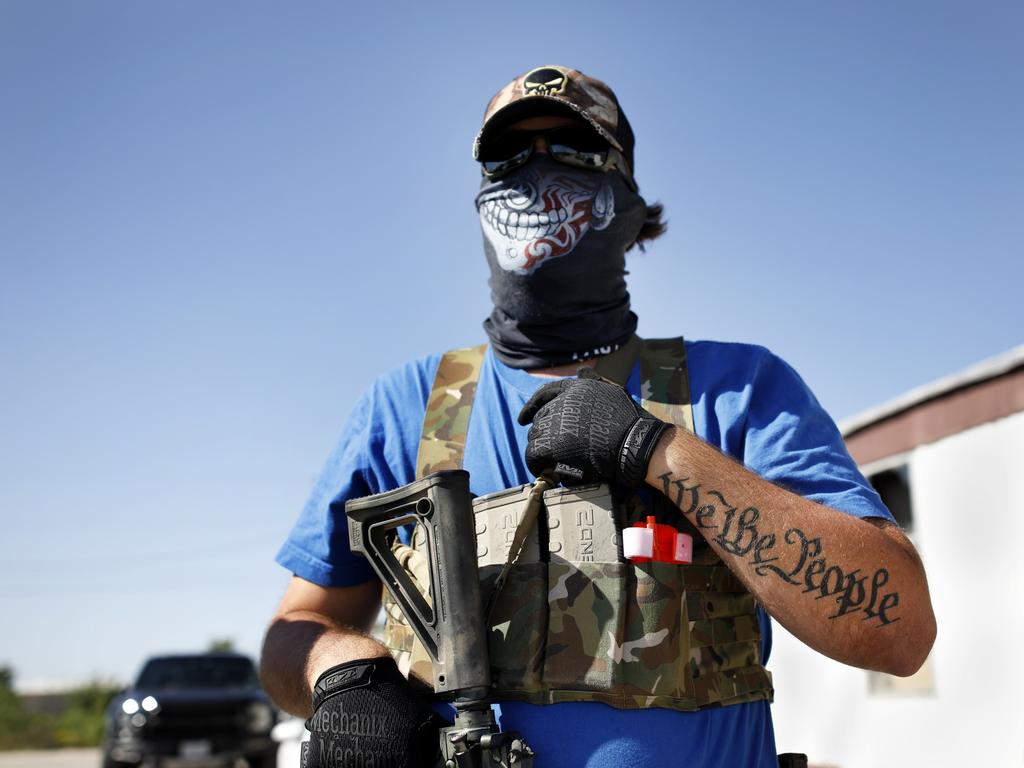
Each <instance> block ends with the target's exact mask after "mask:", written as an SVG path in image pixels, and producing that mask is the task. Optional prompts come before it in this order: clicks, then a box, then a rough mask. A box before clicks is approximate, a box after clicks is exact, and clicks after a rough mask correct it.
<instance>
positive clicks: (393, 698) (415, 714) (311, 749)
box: [302, 658, 442, 768]
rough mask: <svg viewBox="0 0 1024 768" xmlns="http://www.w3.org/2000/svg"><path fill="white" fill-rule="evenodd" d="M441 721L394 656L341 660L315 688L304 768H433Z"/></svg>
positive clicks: (436, 754)
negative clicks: (410, 682)
mask: <svg viewBox="0 0 1024 768" xmlns="http://www.w3.org/2000/svg"><path fill="white" fill-rule="evenodd" d="M441 722H442V721H441V720H440V718H438V717H437V716H436V715H434V713H433V711H432V710H431V708H430V705H429V704H428V703H427V702H426V700H424V699H423V698H422V697H420V696H419V695H418V694H417V693H416V692H415V691H413V689H412V688H411V687H410V686H409V683H408V681H407V680H406V679H405V678H404V677H403V676H402V673H401V672H399V671H398V666H397V665H396V664H395V661H394V659H392V658H380V659H368V660H365V661H351V662H348V663H346V664H339V665H338V666H336V667H332V668H331V669H329V670H327V671H326V672H324V673H323V674H322V675H320V677H319V678H318V679H317V682H316V686H315V687H314V689H313V717H311V718H310V719H309V720H307V721H306V728H308V729H309V732H310V737H309V744H308V746H306V747H304V749H303V759H302V768H369V766H374V768H385V767H386V768H434V766H435V765H436V764H437V760H438V757H439V755H440V750H439V747H438V728H439V725H440V724H441Z"/></svg>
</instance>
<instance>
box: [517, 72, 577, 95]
mask: <svg viewBox="0 0 1024 768" xmlns="http://www.w3.org/2000/svg"><path fill="white" fill-rule="evenodd" d="M568 82H569V78H567V77H566V76H565V73H563V72H560V71H558V70H557V69H552V68H551V67H541V68H540V69H535V70H533V71H532V72H530V73H529V74H528V75H526V77H524V78H523V92H524V93H525V94H526V95H527V96H551V95H553V94H556V93H561V92H562V91H564V90H565V86H566V84H567V83H568Z"/></svg>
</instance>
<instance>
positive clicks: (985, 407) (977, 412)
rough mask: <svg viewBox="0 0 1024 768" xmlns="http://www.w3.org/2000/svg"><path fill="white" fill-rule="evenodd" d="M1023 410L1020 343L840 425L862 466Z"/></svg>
mask: <svg viewBox="0 0 1024 768" xmlns="http://www.w3.org/2000/svg"><path fill="white" fill-rule="evenodd" d="M1022 411H1024V345H1022V346H1019V347H1016V348H1015V349H1011V350H1010V351H1009V352H1007V353H1005V354H1002V355H999V356H998V357H994V358H992V359H990V360H985V361H984V362H981V363H979V364H978V365H974V366H971V367H970V368H967V369H966V370H964V371H961V372H960V373H957V374H954V375H953V376H947V377H946V378H943V379H939V380H938V381H936V382H933V383H931V384H927V385H925V386H923V387H918V388H917V389H913V390H911V391H910V392H907V393H906V394H905V395H903V396H902V397H898V398H896V399H895V400H891V401H890V402H888V403H885V404H883V405H880V406H878V407H877V408H872V409H870V410H868V411H865V412H864V413H862V414H860V415H858V416H855V417H854V418H852V419H848V420H847V421H845V422H843V423H842V424H841V425H840V429H841V430H842V433H843V438H844V439H845V440H846V448H847V450H848V451H849V452H850V455H851V456H852V457H853V458H854V460H855V461H856V462H857V463H858V464H860V465H861V466H862V467H863V466H866V465H873V464H874V463H875V462H879V461H883V460H886V461H888V460H892V459H894V458H895V457H899V456H901V455H903V454H905V453H906V452H907V451H910V450H913V449H914V448H917V447H918V446H921V445H927V444H929V443H935V442H937V441H939V440H942V439H944V438H947V437H951V436H953V435H958V434H960V433H962V432H966V431H967V430H969V429H973V428H975V427H979V426H981V425H982V424H988V423H990V422H994V421H997V420H999V419H1002V418H1005V417H1008V416H1012V415H1014V414H1017V413H1020V412H1022Z"/></svg>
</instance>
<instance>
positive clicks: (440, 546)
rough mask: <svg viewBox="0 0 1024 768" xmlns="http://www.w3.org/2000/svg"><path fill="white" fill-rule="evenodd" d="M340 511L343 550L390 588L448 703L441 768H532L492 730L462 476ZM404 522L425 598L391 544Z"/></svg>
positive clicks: (512, 736)
mask: <svg viewBox="0 0 1024 768" xmlns="http://www.w3.org/2000/svg"><path fill="white" fill-rule="evenodd" d="M345 512H346V514H347V515H348V518H349V519H348V534H349V543H350V546H351V549H352V551H353V552H358V553H360V554H362V555H364V556H366V558H367V559H368V560H369V561H370V564H371V565H372V566H373V569H374V570H375V571H376V572H377V575H378V576H379V577H380V580H381V581H382V582H383V583H384V586H385V587H387V589H388V590H389V591H390V592H391V595H392V596H393V597H394V599H395V602H397V603H398V605H399V607H400V608H401V609H402V613H403V614H405V618H406V620H407V621H408V622H409V624H410V625H411V626H412V629H413V632H415V633H416V637H417V638H419V640H420V642H421V643H422V644H423V647H424V648H425V649H426V651H427V654H428V655H429V656H430V661H431V663H432V666H433V676H434V680H433V683H434V691H435V693H436V694H437V695H438V697H439V698H441V699H442V700H444V701H448V702H450V703H451V704H452V706H453V707H454V708H455V722H454V723H453V724H452V725H450V726H447V727H446V728H442V729H441V763H440V766H441V768H510V767H511V766H515V767H516V768H532V766H533V750H531V749H530V747H529V746H527V744H526V742H525V741H523V739H522V737H521V736H519V734H516V733H512V732H503V731H500V730H499V729H498V726H497V723H496V722H495V720H494V713H493V712H492V711H491V705H490V700H489V693H490V686H491V672H490V663H489V660H488V655H487V635H486V631H485V628H484V617H483V607H482V604H481V599H480V577H479V575H478V572H477V558H476V532H475V531H476V528H475V522H474V516H473V509H472V504H471V496H470V492H469V473H468V472H465V471H464V470H449V471H444V472H436V473H434V474H432V475H428V476H427V477H425V478H423V479H422V480H417V481H415V482H413V483H409V484H408V485H405V486H402V487H401V488H396V489H395V490H393V491H386V492H384V493H378V494H375V495H373V496H367V497H365V498H362V499H353V500H352V501H349V502H348V503H346V504H345ZM410 523H412V524H418V525H420V526H422V527H423V531H424V533H425V535H426V552H425V554H426V556H427V562H428V565H429V571H430V583H429V585H428V592H429V596H430V600H429V601H428V600H426V599H424V597H423V595H422V594H420V591H419V589H417V587H416V584H415V583H414V582H413V581H412V579H411V578H410V577H409V574H408V573H407V572H406V571H405V569H404V568H402V566H401V565H399V563H398V560H397V558H396V557H395V555H394V553H393V552H392V549H391V545H392V543H393V541H394V537H395V536H396V531H395V529H396V528H398V527H399V526H403V525H408V524H410Z"/></svg>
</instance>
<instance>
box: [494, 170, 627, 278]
mask: <svg viewBox="0 0 1024 768" xmlns="http://www.w3.org/2000/svg"><path fill="white" fill-rule="evenodd" d="M489 186H497V188H496V189H492V190H490V191H485V192H481V193H480V195H479V196H478V197H477V208H478V209H479V211H480V222H481V224H482V226H483V230H484V237H486V238H487V240H488V241H489V242H490V244H491V247H492V248H494V253H495V256H496V257H497V259H498V264H499V265H500V266H501V268H502V269H505V270H507V271H509V272H515V273H517V274H520V275H523V274H529V273H530V272H533V271H534V270H535V269H537V267H539V266H541V265H542V264H543V263H544V262H545V261H548V260H549V259H557V258H559V257H561V256H565V255H567V254H569V253H571V252H572V251H573V249H574V248H575V247H576V244H577V243H578V242H579V241H580V239H581V238H582V237H583V236H584V235H585V234H587V232H589V231H590V230H591V229H594V230H602V229H605V228H606V227H607V226H608V225H609V224H610V223H611V221H612V219H613V218H615V193H614V192H613V191H612V185H611V184H610V183H609V181H608V174H604V173H602V174H597V173H579V172H573V171H571V170H570V169H566V168H565V167H564V166H559V165H553V164H551V167H548V165H545V164H543V163H541V164H539V165H538V164H536V163H529V164H528V165H527V166H526V167H524V168H522V169H521V170H520V171H519V172H517V173H516V174H515V179H514V181H512V182H511V183H505V184H500V185H489Z"/></svg>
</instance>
